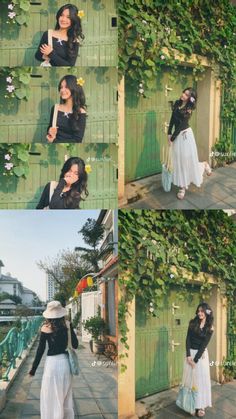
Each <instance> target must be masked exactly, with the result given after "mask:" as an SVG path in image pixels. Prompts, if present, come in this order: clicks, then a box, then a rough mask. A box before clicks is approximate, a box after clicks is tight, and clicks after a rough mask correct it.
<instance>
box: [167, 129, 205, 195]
mask: <svg viewBox="0 0 236 419" xmlns="http://www.w3.org/2000/svg"><path fill="white" fill-rule="evenodd" d="M172 162H173V172H172V183H173V184H174V185H176V186H178V187H180V188H185V189H188V187H189V185H190V184H191V183H193V184H194V185H196V186H197V187H200V186H201V184H202V182H203V173H204V171H205V163H200V162H199V160H198V152H197V146H196V141H195V138H194V134H193V131H192V128H187V129H186V130H184V131H181V132H180V133H179V135H178V136H177V137H176V139H175V140H174V141H173V144H172Z"/></svg>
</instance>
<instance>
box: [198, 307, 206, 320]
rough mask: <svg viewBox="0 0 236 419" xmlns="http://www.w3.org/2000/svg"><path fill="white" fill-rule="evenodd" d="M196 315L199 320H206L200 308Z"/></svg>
mask: <svg viewBox="0 0 236 419" xmlns="http://www.w3.org/2000/svg"><path fill="white" fill-rule="evenodd" d="M197 315H198V317H199V319H200V320H204V319H205V318H206V315H205V313H204V311H203V309H202V307H199V309H198V312H197Z"/></svg>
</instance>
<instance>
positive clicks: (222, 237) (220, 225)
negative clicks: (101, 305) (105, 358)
mask: <svg viewBox="0 0 236 419" xmlns="http://www.w3.org/2000/svg"><path fill="white" fill-rule="evenodd" d="M235 260H236V224H235V223H234V221H233V220H232V219H231V217H229V216H228V215H227V214H226V213H225V212H223V211H222V210H215V211H196V210H194V211H190V210H189V211H151V210H145V211H144V210H136V211H132V210H131V211H128V210H122V211H119V285H120V289H121V299H120V302H119V330H120V335H121V343H122V344H123V345H124V347H125V348H126V349H128V345H127V331H128V330H127V324H126V316H127V315H128V305H129V303H130V302H131V301H132V300H133V298H134V297H135V296H138V297H139V298H140V299H141V300H142V302H143V305H144V306H145V307H146V308H147V309H148V310H149V312H150V315H158V311H159V310H160V308H161V307H162V304H163V300H164V298H163V297H164V296H165V295H167V294H168V292H169V290H170V288H171V286H173V285H175V286H178V289H179V297H180V298H185V297H186V295H187V294H188V295H189V293H190V292H191V286H193V285H191V284H190V279H194V276H196V274H198V273H200V272H203V273H205V274H212V275H214V277H215V279H216V281H217V284H218V287H219V288H220V290H221V292H222V295H225V296H226V297H227V298H228V301H233V298H234V296H235V294H236V262H235ZM189 273H191V275H192V278H191V275H190V277H189ZM211 287H212V284H210V283H209V281H208V278H207V275H205V278H204V277H203V282H202V284H201V289H200V293H201V295H202V298H204V297H206V296H207V295H209V293H210V290H211ZM125 356H126V355H125V353H124V354H122V356H121V357H125Z"/></svg>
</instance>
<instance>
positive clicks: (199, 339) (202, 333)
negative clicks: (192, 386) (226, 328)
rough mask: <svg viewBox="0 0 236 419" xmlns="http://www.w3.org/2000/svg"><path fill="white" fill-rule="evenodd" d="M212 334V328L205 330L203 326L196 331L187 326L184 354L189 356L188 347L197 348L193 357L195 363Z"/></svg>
mask: <svg viewBox="0 0 236 419" xmlns="http://www.w3.org/2000/svg"><path fill="white" fill-rule="evenodd" d="M212 334H213V330H211V331H207V330H206V327H205V326H204V327H203V328H202V329H200V330H199V331H198V332H195V331H194V330H193V329H192V327H190V326H189V327H188V332H187V337H186V356H191V355H190V349H197V353H196V355H195V357H194V359H193V360H194V362H195V363H197V362H198V360H199V359H200V358H201V356H202V354H203V352H204V351H205V349H206V347H207V345H208V343H209V342H210V339H211V337H212Z"/></svg>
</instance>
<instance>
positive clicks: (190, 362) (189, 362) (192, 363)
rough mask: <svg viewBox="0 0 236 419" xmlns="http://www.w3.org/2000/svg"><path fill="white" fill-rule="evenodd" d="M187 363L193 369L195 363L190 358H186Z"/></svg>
mask: <svg viewBox="0 0 236 419" xmlns="http://www.w3.org/2000/svg"><path fill="white" fill-rule="evenodd" d="M187 363H188V364H189V365H191V367H192V368H195V362H194V361H193V359H192V357H191V356H188V357H187Z"/></svg>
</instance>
